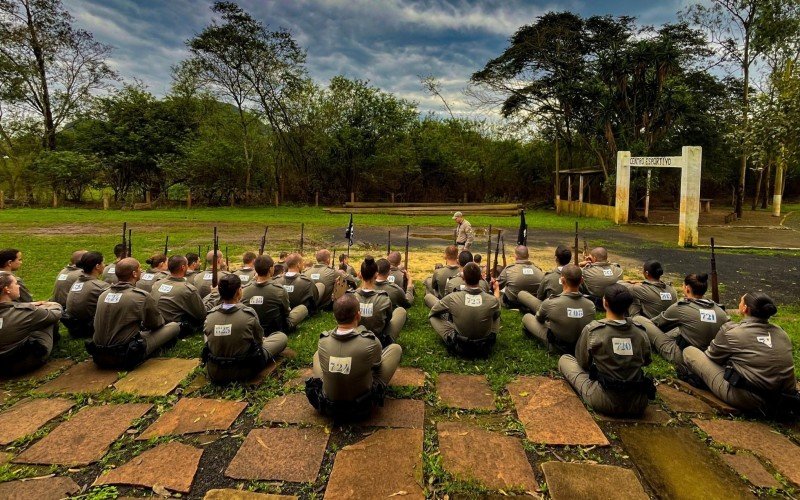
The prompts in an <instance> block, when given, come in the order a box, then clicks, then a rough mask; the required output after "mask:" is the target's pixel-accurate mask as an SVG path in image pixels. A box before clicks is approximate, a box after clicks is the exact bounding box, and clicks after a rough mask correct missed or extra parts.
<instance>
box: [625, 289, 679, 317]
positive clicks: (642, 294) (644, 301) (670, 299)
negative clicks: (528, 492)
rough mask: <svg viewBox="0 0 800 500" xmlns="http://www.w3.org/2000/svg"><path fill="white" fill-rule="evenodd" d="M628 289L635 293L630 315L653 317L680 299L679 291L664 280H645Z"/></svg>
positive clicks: (629, 310) (629, 311)
mask: <svg viewBox="0 0 800 500" xmlns="http://www.w3.org/2000/svg"><path fill="white" fill-rule="evenodd" d="M628 289H629V290H630V291H631V295H633V304H631V307H630V308H629V309H628V314H629V315H630V316H637V315H642V316H644V317H645V318H648V319H653V318H655V317H656V316H658V315H659V314H661V313H662V312H664V311H666V310H667V308H668V307H669V306H671V305H672V304H674V303H675V302H677V301H678V292H676V291H675V288H673V287H672V285H668V284H666V283H664V282H663V281H649V280H644V281H643V282H641V283H639V284H636V285H633V286H631V287H629V288H628Z"/></svg>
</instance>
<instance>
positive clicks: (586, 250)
mask: <svg viewBox="0 0 800 500" xmlns="http://www.w3.org/2000/svg"><path fill="white" fill-rule="evenodd" d="M588 256H589V245H588V244H587V243H586V235H583V259H584V260H586V257H588Z"/></svg>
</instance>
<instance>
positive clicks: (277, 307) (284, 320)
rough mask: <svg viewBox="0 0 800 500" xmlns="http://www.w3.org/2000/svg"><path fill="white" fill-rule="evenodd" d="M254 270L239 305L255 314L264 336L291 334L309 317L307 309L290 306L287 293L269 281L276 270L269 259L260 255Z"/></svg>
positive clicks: (243, 289)
mask: <svg viewBox="0 0 800 500" xmlns="http://www.w3.org/2000/svg"><path fill="white" fill-rule="evenodd" d="M253 266H254V268H255V271H256V277H255V279H253V280H252V281H250V284H249V285H248V286H246V287H244V288H242V304H245V305H249V306H250V307H252V308H253V310H254V311H255V312H256V314H258V321H259V323H261V328H263V329H264V334H265V335H267V336H269V335H271V334H272V333H274V332H283V333H292V332H294V331H295V330H296V329H297V325H299V324H300V323H301V322H302V321H303V320H304V319H306V318H307V317H308V308H306V306H304V305H303V304H300V305H299V306H295V307H291V306H290V305H289V293H288V292H287V291H286V290H285V289H284V288H283V287H282V286H281V285H279V284H277V283H275V280H273V279H272V273H273V271H274V268H275V266H274V262H273V260H272V257H270V256H269V255H260V256H258V257H256V260H255V262H254V263H253Z"/></svg>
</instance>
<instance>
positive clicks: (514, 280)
mask: <svg viewBox="0 0 800 500" xmlns="http://www.w3.org/2000/svg"><path fill="white" fill-rule="evenodd" d="M542 279H544V273H543V272H542V270H541V269H539V268H538V267H537V266H536V264H533V263H531V261H529V260H518V261H516V262H515V263H514V264H511V265H510V266H506V267H505V268H504V269H503V271H502V272H500V276H498V277H497V281H498V283H500V289H501V292H502V294H503V304H505V305H506V306H508V307H511V308H517V307H519V306H520V305H521V304H520V302H519V300H518V299H517V296H518V295H519V293H520V292H523V291H525V292H528V293H529V294H531V295H534V294H536V292H537V291H538V290H539V285H540V284H541V283H542Z"/></svg>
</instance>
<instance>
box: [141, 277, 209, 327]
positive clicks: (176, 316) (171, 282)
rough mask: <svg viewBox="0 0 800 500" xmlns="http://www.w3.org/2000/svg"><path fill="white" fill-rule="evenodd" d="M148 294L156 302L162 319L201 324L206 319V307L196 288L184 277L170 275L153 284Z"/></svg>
mask: <svg viewBox="0 0 800 500" xmlns="http://www.w3.org/2000/svg"><path fill="white" fill-rule="evenodd" d="M150 295H151V296H152V297H153V299H154V300H155V301H156V304H158V311H159V312H160V313H161V316H163V317H164V321H167V322H172V321H175V322H177V323H180V322H183V321H186V322H189V323H191V324H192V325H197V326H199V325H201V324H203V320H205V319H206V309H205V307H204V306H203V300H202V299H201V298H200V294H199V293H198V291H197V288H196V287H195V286H194V285H193V284H191V283H189V282H188V281H187V280H186V278H176V277H174V276H170V277H168V278H166V279H162V280H159V281H157V282H156V283H154V284H153V291H152V292H150Z"/></svg>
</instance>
